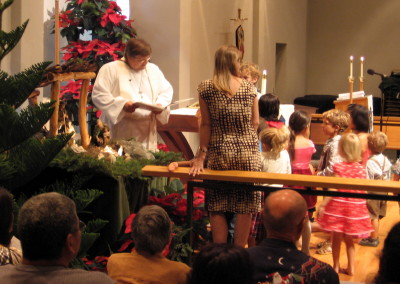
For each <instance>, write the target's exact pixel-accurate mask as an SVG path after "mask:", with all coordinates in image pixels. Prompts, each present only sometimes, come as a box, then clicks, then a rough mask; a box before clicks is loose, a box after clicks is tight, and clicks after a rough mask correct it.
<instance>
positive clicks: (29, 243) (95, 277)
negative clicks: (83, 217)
mask: <svg viewBox="0 0 400 284" xmlns="http://www.w3.org/2000/svg"><path fill="white" fill-rule="evenodd" d="M81 229H82V228H81V222H80V221H79V218H78V215H77V213H76V207H75V203H74V202H73V201H72V200H71V199H69V198H68V197H66V196H64V195H62V194H59V193H55V192H51V193H43V194H39V195H36V196H34V197H32V198H30V199H28V201H26V202H25V203H24V205H23V206H22V208H21V210H20V212H19V217H18V236H19V237H20V240H21V245H22V252H23V258H22V264H19V265H5V266H0V279H1V283H15V284H19V283H21V284H22V283H30V284H36V283H37V284H39V283H40V284H43V283H57V284H63V283H65V284H69V283H85V284H86V283H93V284H94V283H99V284H102V283H114V282H113V281H112V280H111V279H110V278H109V277H108V276H107V275H106V274H104V273H101V272H89V271H85V270H82V269H70V268H68V265H69V263H70V261H71V260H72V259H73V258H75V256H76V255H77V254H78V251H79V248H80V244H81V233H82V232H81Z"/></svg>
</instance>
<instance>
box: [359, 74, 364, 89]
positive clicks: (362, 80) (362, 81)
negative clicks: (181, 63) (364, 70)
mask: <svg viewBox="0 0 400 284" xmlns="http://www.w3.org/2000/svg"><path fill="white" fill-rule="evenodd" d="M360 91H364V77H363V76H360Z"/></svg>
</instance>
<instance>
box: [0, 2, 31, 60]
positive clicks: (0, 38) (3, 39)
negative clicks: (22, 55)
mask: <svg viewBox="0 0 400 284" xmlns="http://www.w3.org/2000/svg"><path fill="white" fill-rule="evenodd" d="M4 4H6V3H4ZM10 5H11V4H10ZM28 22H29V20H26V21H25V23H23V24H22V26H19V27H16V28H15V29H14V30H12V31H11V32H9V33H6V32H4V31H0V61H1V60H3V58H4V57H5V56H6V55H7V54H8V53H9V52H10V51H11V50H12V49H13V48H14V47H15V46H16V45H17V44H18V42H19V41H20V39H21V37H22V35H23V34H24V32H25V29H26V26H27V25H28Z"/></svg>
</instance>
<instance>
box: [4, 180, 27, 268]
mask: <svg viewBox="0 0 400 284" xmlns="http://www.w3.org/2000/svg"><path fill="white" fill-rule="evenodd" d="M13 221H14V215H13V200H12V196H11V194H10V193H9V192H8V190H6V189H5V188H3V187H0V265H6V264H18V263H20V262H21V260H22V252H21V251H20V250H19V249H17V248H14V247H11V239H12V236H13V234H12V231H13V224H14V222H13Z"/></svg>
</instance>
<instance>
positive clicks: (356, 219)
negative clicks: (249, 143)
mask: <svg viewBox="0 0 400 284" xmlns="http://www.w3.org/2000/svg"><path fill="white" fill-rule="evenodd" d="M241 73H242V78H244V79H247V80H248V81H250V82H251V83H253V84H254V85H255V86H256V83H257V81H258V79H259V77H260V72H259V70H258V67H257V66H256V65H255V64H252V63H245V64H243V65H242V67H241ZM279 104H280V103H279V99H278V97H277V96H275V95H272V94H265V95H262V96H259V110H260V127H259V129H258V132H259V138H260V150H261V152H262V153H261V162H262V171H264V172H270V173H284V174H291V173H293V174H304V175H318V176H337V177H346V178H360V179H366V178H369V179H381V180H389V179H390V171H391V168H392V164H391V162H390V161H389V159H388V158H387V157H386V156H384V155H383V151H384V150H385V148H386V146H387V143H388V140H387V137H386V135H385V134H384V133H382V132H372V133H369V130H370V129H369V121H370V120H369V114H368V110H367V109H366V108H365V107H363V106H360V105H354V104H352V105H349V107H348V109H347V111H346V112H344V111H341V110H337V109H332V110H329V111H326V112H325V113H323V115H322V130H323V133H324V134H325V135H326V136H327V137H328V140H327V141H326V143H325V145H324V147H323V150H322V153H321V156H320V159H319V163H318V166H317V167H316V170H315V169H314V167H313V166H312V163H311V159H312V156H313V154H314V153H315V152H316V148H315V146H314V143H313V142H312V141H311V140H310V139H309V136H310V123H311V118H310V116H309V115H308V114H307V113H306V112H304V111H295V112H293V113H292V115H291V116H290V118H289V123H288V127H286V126H285V121H284V119H283V118H282V117H279ZM348 129H350V131H349V130H348ZM345 132H346V133H345ZM396 165H397V167H396V166H395V167H394V168H393V169H394V173H395V177H396V176H397V177H400V159H399V160H398V162H397V163H396ZM177 166H178V164H176V163H173V164H171V165H170V170H174V169H175V168H176V167H177ZM396 169H397V172H396ZM268 186H277V187H282V186H283V185H268ZM295 188H297V189H305V190H306V189H307V188H304V187H300V186H297V187H295ZM325 190H337V191H342V192H349V191H350V192H355V191H354V190H347V189H325ZM359 192H364V191H359ZM303 196H304V199H305V201H306V203H307V206H308V214H309V216H308V217H309V218H306V219H305V220H306V221H305V222H306V224H305V226H304V228H303V232H302V244H301V246H302V251H303V252H304V253H306V254H309V244H310V238H311V231H312V229H311V221H314V217H313V212H314V211H316V204H317V197H316V196H315V195H306V194H304V195H303ZM385 214H386V201H379V200H368V201H366V200H365V199H359V198H347V197H326V198H324V199H323V201H322V203H321V205H320V206H319V208H318V214H317V218H316V220H317V222H316V223H314V224H316V226H318V227H320V228H321V229H322V230H324V231H327V232H331V237H330V240H328V241H326V242H323V243H321V245H320V247H319V249H318V250H317V253H320V254H326V253H332V256H333V268H334V269H335V270H336V271H337V272H339V271H340V272H343V273H347V274H350V275H352V274H354V263H355V246H354V240H355V239H357V238H363V239H362V240H361V242H360V245H365V246H377V245H378V243H379V238H378V234H379V220H380V219H381V218H382V217H384V216H385ZM261 218H262V214H261V212H260V213H258V214H255V215H254V216H253V222H252V228H251V232H250V236H249V242H248V244H249V246H252V245H255V244H257V242H258V241H261V240H262V238H263V237H264V234H265V230H264V228H262V221H261ZM263 233H264V234H263ZM342 240H343V241H344V242H345V244H346V250H347V257H348V267H347V269H343V270H342V269H340V265H339V256H340V244H341V242H342ZM331 246H332V247H331Z"/></svg>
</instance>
